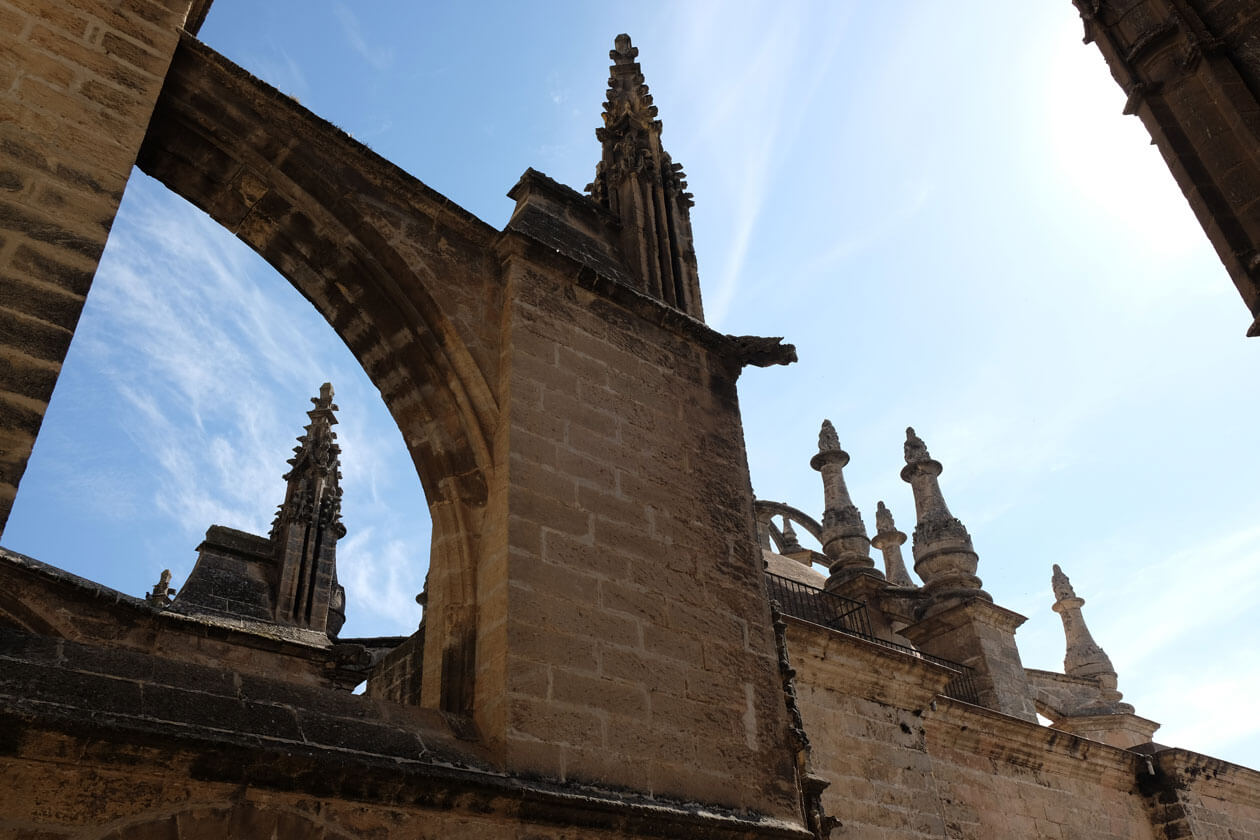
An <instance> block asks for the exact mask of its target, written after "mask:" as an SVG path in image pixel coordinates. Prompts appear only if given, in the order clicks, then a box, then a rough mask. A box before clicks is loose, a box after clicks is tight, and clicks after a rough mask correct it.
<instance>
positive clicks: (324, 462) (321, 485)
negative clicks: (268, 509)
mask: <svg viewBox="0 0 1260 840" xmlns="http://www.w3.org/2000/svg"><path fill="white" fill-rule="evenodd" d="M332 400H333V388H332V384H331V383H328V382H325V383H324V384H323V385H321V386H320V388H319V396H318V397H312V398H311V402H312V403H314V404H315V407H314V408H312V409H311V410H310V411H308V412H306V416H307V417H308V418H309V419H310V422H309V423H308V424H307V426H306V429H305V433H304V434H303V435H302V436H301V437H299V438H298V445H297V446H295V447H293V457H292V458H290V459H289V461H288V463H289V466H290V467H291V469H290V470H289V472H287V473H286V474H285V475H284V480H285V481H287V482H288V484H289V486H288V489H287V491H286V493H285V499H284V503H283V504H282V505H281V506H280V509H279V510H278V511H277V512H276V521H275V523H274V524H273V525H272V532H273V535H274V532H275V528H276V527H277V525H279V523H280V521H281V520H282V519H283V518H286V517H288V518H291V519H295V520H306V521H314V520H316V519H317V520H318V521H319V523H320V524H321V525H326V526H335V527H337V528H340V529H341V531H342V533H341V534H339V535H338V536H342V535H344V531H345V529H344V528H342V526H341V447H340V446H338V445H337V434H336V432H334V431H333V430H332V427H333V426H334V425H336V423H337V415H336V414H335V412H336V411H337V406H336V405H334V404H333V401H332Z"/></svg>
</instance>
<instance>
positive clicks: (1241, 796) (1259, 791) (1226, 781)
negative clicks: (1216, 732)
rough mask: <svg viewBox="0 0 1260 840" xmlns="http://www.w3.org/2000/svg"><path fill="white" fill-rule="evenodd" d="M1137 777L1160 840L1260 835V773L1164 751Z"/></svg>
mask: <svg viewBox="0 0 1260 840" xmlns="http://www.w3.org/2000/svg"><path fill="white" fill-rule="evenodd" d="M1147 770H1148V771H1149V772H1148V773H1145V774H1142V775H1141V776H1140V778H1139V785H1140V786H1141V788H1142V792H1143V793H1145V794H1146V796H1147V803H1148V805H1149V807H1150V813H1151V820H1152V821H1153V822H1154V824H1155V825H1156V826H1158V828H1159V833H1158V834H1156V837H1158V838H1160V840H1177V838H1183V837H1211V838H1215V837H1224V838H1229V840H1244V838H1257V837H1260V773H1257V772H1256V771H1255V770H1250V769H1248V768H1246V767H1239V766H1238V765H1237V764H1230V763H1229V762H1227V761H1220V760H1219V759H1215V758H1209V757H1208V756H1204V755H1199V754H1197V753H1192V752H1188V751H1186V750H1178V749H1171V750H1163V751H1161V752H1159V753H1158V754H1156V755H1154V756H1152V757H1151V759H1150V764H1149V765H1147Z"/></svg>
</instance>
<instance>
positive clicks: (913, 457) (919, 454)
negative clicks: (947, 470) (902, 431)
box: [905, 426, 932, 464]
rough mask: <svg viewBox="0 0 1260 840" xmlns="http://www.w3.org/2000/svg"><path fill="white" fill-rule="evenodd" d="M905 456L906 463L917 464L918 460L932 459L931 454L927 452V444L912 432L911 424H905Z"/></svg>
mask: <svg viewBox="0 0 1260 840" xmlns="http://www.w3.org/2000/svg"><path fill="white" fill-rule="evenodd" d="M905 456H906V463H907V464H917V463H919V462H920V461H929V460H931V459H932V456H931V455H929V454H928V450H927V444H926V443H924V442H923V439H922V438H920V437H919V436H918V435H916V434H915V433H914V427H913V426H906V445H905Z"/></svg>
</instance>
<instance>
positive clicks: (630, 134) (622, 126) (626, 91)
mask: <svg viewBox="0 0 1260 840" xmlns="http://www.w3.org/2000/svg"><path fill="white" fill-rule="evenodd" d="M608 56H609V58H611V59H612V61H613V65H612V68H611V69H610V75H609V79H608V99H607V101H605V102H604V113H603V121H604V125H603V126H602V127H601V128H599V129H597V130H596V131H595V136H596V137H597V138H598V139H599V142H600V144H601V146H602V147H603V155H602V159H601V160H600V162H599V164H598V165H596V167H595V179H594V180H593V181H592V182H591V183H589V184H587V185H586V189H587V192H589V193H590V195H591V198H592V199H594V200H595V201H597V202H599V203H600V204H602V205H603V206H604V207H606V208H608V210H610V211H612V213H613V215H614V216H616V217H617V218H618V219H619V220H620V222H621V250H622V253H623V256H624V258H625V262H626V267H627V268H628V269H629V270H630V274H631V275H632V276H633V277H634V278H635V280H636V282H637V284H638V287H639V290H640V291H643V292H645V293H647V294H648V295H651V296H652V297H655V298H657V299H659V300H662V301H664V302H665V303H667V304H669V305H670V306H674V307H677V308H678V309H680V310H682V311H683V312H685V313H687V314H688V315H691V316H693V317H695V318H700V319H703V317H704V315H703V310H702V308H701V305H700V283H699V276H698V272H697V269H696V253H695V247H694V245H693V244H692V234H691V215H690V208H691V206H692V204H693V203H694V202H693V201H692V195H691V193H689V192H687V191H686V190H687V180H686V175H685V174H684V173H683V168H682V165H681V164H678V163H674V162H673V160H672V159H671V158H670V156H669V154H668V153H666V152H665V150H664V149H663V148H662V147H661V121H660V120H658V119H657V118H656V116H657V110H656V106H655V105H653V104H652V95H651V93H649V92H648V86H647V84H646V83H645V82H644V79H643V73H642V72H641V70H640V67H639V64H638V62H637V61H636V59H637V58H638V56H639V49H638V47H635V46H634V45H633V44H632V43H631V42H630V36H629V35H624V34H623V35H618V36H617V38H616V40H615V41H614V45H613V49H612V50H611V51H610V52H609V53H608Z"/></svg>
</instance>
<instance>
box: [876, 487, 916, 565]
mask: <svg viewBox="0 0 1260 840" xmlns="http://www.w3.org/2000/svg"><path fill="white" fill-rule="evenodd" d="M875 530H876V534H875V536H874V537H872V538H871V545H873V546H875V547H876V548H878V549H879V550H880V552H881V553H882V554H883V555H884V576H885V577H887V578H888V582H889V583H891V584H893V585H894V586H914V585H915V584H914V580H912V579H911V577H910V573H909V572H907V571H906V564H905V562H904V561H903V560H902V559H901V545H902V543H904V542H905V541H906V535H905V533H904V532H902V531H898V530H897V526H896V525H895V524H894V523H893V517H892V511H890V510H889V509H888V508H886V507H885V506H884V503H883V502H880V503H879V506H878V507H877V508H876V509H875Z"/></svg>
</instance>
